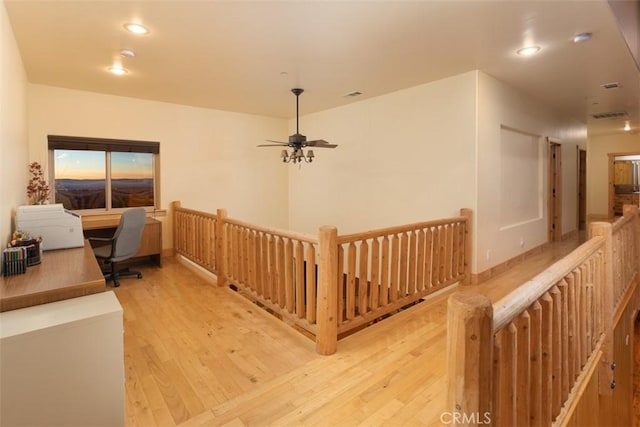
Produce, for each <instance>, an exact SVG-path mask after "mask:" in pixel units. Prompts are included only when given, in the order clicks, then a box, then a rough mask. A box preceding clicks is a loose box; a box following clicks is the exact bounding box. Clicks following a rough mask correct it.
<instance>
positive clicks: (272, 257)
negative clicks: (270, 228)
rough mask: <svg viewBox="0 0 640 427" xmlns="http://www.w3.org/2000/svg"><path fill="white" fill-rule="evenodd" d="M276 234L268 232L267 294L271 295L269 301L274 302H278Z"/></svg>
mask: <svg viewBox="0 0 640 427" xmlns="http://www.w3.org/2000/svg"><path fill="white" fill-rule="evenodd" d="M276 246H277V245H276V236H274V235H273V234H270V233H269V244H268V246H267V247H268V251H269V255H268V258H269V267H268V269H269V270H268V271H269V295H270V296H271V302H272V303H274V304H278V303H279V302H280V300H279V298H278V297H279V295H280V294H279V293H278V255H277V249H276Z"/></svg>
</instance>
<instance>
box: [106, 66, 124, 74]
mask: <svg viewBox="0 0 640 427" xmlns="http://www.w3.org/2000/svg"><path fill="white" fill-rule="evenodd" d="M109 72H110V73H111V74H115V75H116V76H124V75H125V74H127V73H128V71H127V70H125V69H124V68H122V67H121V66H119V65H114V66H112V67H109Z"/></svg>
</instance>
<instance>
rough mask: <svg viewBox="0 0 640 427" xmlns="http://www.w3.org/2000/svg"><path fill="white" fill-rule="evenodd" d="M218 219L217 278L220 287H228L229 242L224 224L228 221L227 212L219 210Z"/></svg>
mask: <svg viewBox="0 0 640 427" xmlns="http://www.w3.org/2000/svg"><path fill="white" fill-rule="evenodd" d="M216 217H217V218H216V261H215V262H216V273H217V274H216V278H217V284H218V286H226V285H227V271H226V269H227V241H226V233H225V227H224V223H225V221H226V219H227V210H226V209H218V210H217V212H216Z"/></svg>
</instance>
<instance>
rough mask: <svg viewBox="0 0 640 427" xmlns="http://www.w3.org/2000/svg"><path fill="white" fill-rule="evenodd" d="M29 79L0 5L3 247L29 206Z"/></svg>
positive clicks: (0, 234)
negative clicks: (16, 216) (19, 214)
mask: <svg viewBox="0 0 640 427" xmlns="http://www.w3.org/2000/svg"><path fill="white" fill-rule="evenodd" d="M26 92H27V76H26V73H25V70H24V67H23V64H22V58H21V57H20V52H18V47H17V44H16V40H15V38H14V36H13V30H12V28H11V24H10V23H9V19H8V17H7V11H6V9H5V5H4V3H3V2H0V245H1V246H4V245H5V244H6V243H7V241H8V240H9V238H10V236H11V232H12V228H11V227H12V225H11V223H12V220H11V219H12V216H13V213H14V212H15V209H16V207H17V206H20V205H23V204H25V203H27V193H26V191H27V190H26V188H27V180H28V171H29V166H28V163H29V159H28V156H27V154H28V150H27V94H26Z"/></svg>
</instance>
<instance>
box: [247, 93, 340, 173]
mask: <svg viewBox="0 0 640 427" xmlns="http://www.w3.org/2000/svg"><path fill="white" fill-rule="evenodd" d="M291 92H293V94H294V95H295V96H296V133H294V134H293V135H290V136H289V142H282V141H273V140H270V139H268V140H267V141H268V142H270V143H271V144H260V145H258V147H291V155H289V152H288V151H287V150H286V149H284V150H282V151H281V152H280V158H281V159H282V161H283V162H284V163H294V164H295V163H301V162H303V161H304V162H305V163H311V162H312V161H313V159H314V158H315V154H314V153H313V150H311V149H309V150H307V153H306V155H305V152H304V149H305V148H307V147H320V148H336V147H337V145H336V144H330V143H328V142H327V141H325V140H324V139H316V140H313V141H307V137H306V136H304V135H302V134H301V133H300V126H299V124H300V110H299V103H298V97H299V96H300V94H301V93H302V92H304V89H301V88H293V89H291Z"/></svg>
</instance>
